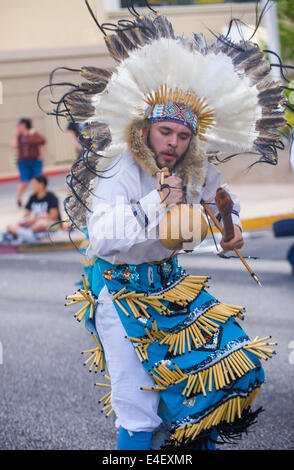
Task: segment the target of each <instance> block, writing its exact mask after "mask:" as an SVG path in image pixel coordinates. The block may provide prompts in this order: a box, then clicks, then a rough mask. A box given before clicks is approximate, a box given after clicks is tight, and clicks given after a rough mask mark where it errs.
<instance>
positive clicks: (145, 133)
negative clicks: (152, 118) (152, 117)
mask: <svg viewBox="0 0 294 470" xmlns="http://www.w3.org/2000/svg"><path fill="white" fill-rule="evenodd" d="M148 131H149V126H148V125H147V124H144V125H143V127H142V130H141V136H142V139H143V142H144V144H145V145H147V136H148Z"/></svg>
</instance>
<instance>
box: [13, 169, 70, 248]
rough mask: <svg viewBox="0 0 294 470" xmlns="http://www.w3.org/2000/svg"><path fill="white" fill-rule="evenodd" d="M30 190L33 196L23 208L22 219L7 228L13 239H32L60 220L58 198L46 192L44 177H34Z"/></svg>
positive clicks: (45, 179)
mask: <svg viewBox="0 0 294 470" xmlns="http://www.w3.org/2000/svg"><path fill="white" fill-rule="evenodd" d="M32 189H33V194H32V196H31V197H30V198H29V200H28V202H27V204H26V206H25V213H24V217H23V218H22V219H21V220H20V221H19V222H18V223H16V224H11V225H8V227H7V231H8V233H9V234H11V235H12V236H14V237H18V236H20V237H23V238H24V239H26V238H34V234H36V233H38V232H46V231H47V230H48V229H49V228H50V226H51V225H52V224H54V223H55V222H58V221H60V220H61V217H60V212H59V202H58V198H57V197H56V196H55V194H53V193H52V192H50V191H47V178H46V176H44V175H37V176H34V178H33V179H32ZM56 227H57V226H56ZM55 229H56V228H55ZM6 238H7V239H8V236H7V234H6ZM26 241H28V240H26Z"/></svg>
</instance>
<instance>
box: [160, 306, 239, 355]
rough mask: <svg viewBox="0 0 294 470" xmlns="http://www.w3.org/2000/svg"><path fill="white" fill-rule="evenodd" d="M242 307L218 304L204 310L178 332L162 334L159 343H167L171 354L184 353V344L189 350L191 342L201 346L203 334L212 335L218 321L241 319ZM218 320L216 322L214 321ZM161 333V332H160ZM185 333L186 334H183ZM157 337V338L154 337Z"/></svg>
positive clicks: (217, 326)
mask: <svg viewBox="0 0 294 470" xmlns="http://www.w3.org/2000/svg"><path fill="white" fill-rule="evenodd" d="M242 310H244V309H242V307H237V306H234V305H226V304H218V305H215V306H214V307H212V308H210V309H209V310H207V312H204V313H203V314H202V315H200V317H199V318H198V319H197V320H195V322H194V323H192V324H191V325H189V326H187V327H185V329H183V330H181V331H180V332H178V333H171V334H164V337H163V338H162V340H161V341H160V343H159V344H168V345H169V346H170V347H169V350H168V351H169V352H172V353H173V355H174V356H175V355H181V354H185V352H186V346H187V348H188V351H189V352H190V351H191V342H193V344H194V345H195V348H196V349H198V348H199V347H201V346H203V345H204V344H205V343H206V342H207V339H206V338H205V335H208V336H209V337H212V336H213V335H214V333H215V332H216V331H217V330H218V328H219V324H218V323H225V322H227V321H228V319H229V318H231V317H235V316H237V317H239V318H241V319H243V313H242ZM216 322H218V323H216ZM162 333H163V332H162ZM185 333H186V336H185ZM156 339H158V338H156Z"/></svg>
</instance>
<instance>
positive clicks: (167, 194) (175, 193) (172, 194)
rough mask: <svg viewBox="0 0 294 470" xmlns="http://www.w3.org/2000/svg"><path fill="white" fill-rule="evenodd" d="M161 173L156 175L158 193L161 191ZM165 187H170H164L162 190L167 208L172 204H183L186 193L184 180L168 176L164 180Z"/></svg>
mask: <svg viewBox="0 0 294 470" xmlns="http://www.w3.org/2000/svg"><path fill="white" fill-rule="evenodd" d="M160 179H161V173H157V174H156V189H157V191H160V190H161V184H160ZM163 184H164V185H168V186H169V187H164V188H163V189H162V195H163V198H164V201H165V202H166V204H167V206H170V205H171V204H179V203H180V202H183V199H184V193H183V181H182V178H179V177H178V176H167V177H166V178H164V183H163Z"/></svg>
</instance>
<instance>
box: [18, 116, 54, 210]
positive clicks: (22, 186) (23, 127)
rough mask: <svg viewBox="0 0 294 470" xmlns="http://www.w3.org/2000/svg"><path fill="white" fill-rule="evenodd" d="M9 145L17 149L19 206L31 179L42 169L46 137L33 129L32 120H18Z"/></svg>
mask: <svg viewBox="0 0 294 470" xmlns="http://www.w3.org/2000/svg"><path fill="white" fill-rule="evenodd" d="M11 147H12V148H13V149H14V150H17V153H18V155H17V166H18V170H19V174H20V183H19V185H18V190H17V204H18V206H19V207H21V205H22V202H21V198H22V195H23V193H24V191H25V190H26V189H27V187H28V184H29V182H30V181H31V179H32V178H33V177H34V176H36V175H40V174H41V173H42V170H43V160H42V159H43V157H44V153H45V150H46V139H45V138H44V137H43V135H42V134H41V133H40V132H38V131H36V130H35V129H33V126H32V120H31V119H27V118H22V119H20V120H19V122H18V124H17V126H16V131H15V136H14V140H13V142H12V145H11Z"/></svg>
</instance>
